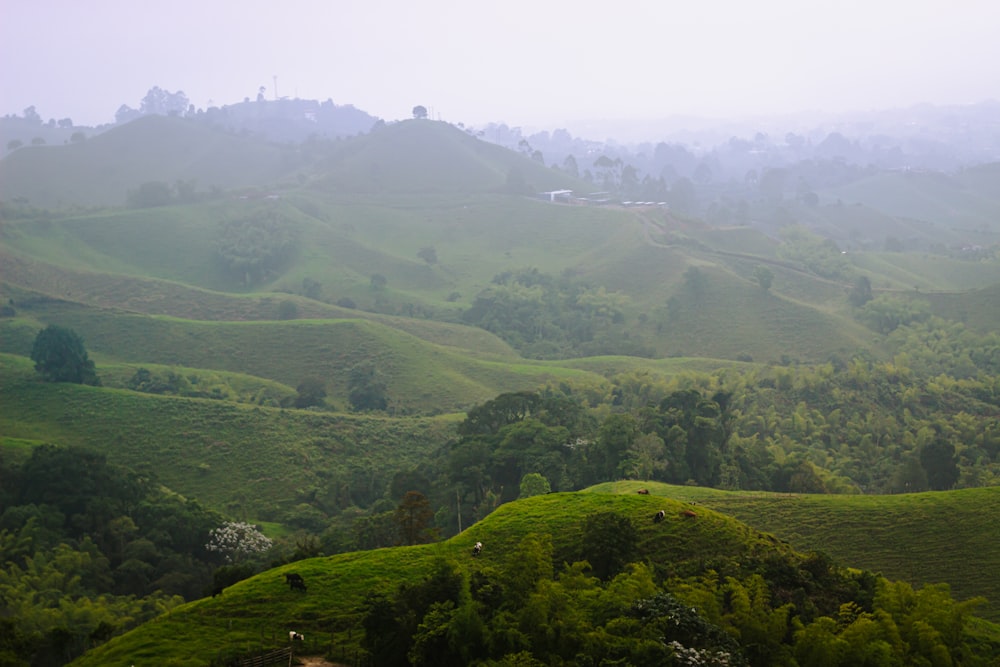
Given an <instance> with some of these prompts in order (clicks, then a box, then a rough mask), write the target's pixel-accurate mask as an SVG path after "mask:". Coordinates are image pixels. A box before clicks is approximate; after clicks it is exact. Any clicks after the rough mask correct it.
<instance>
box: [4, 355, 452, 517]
mask: <svg viewBox="0 0 1000 667" xmlns="http://www.w3.org/2000/svg"><path fill="white" fill-rule="evenodd" d="M0 364H2V365H0V374H2V377H3V382H2V383H0V403H2V404H3V406H4V409H3V411H2V413H0V433H2V434H3V436H4V437H5V438H13V439H17V440H22V441H25V440H26V441H32V442H34V443H43V442H50V443H59V444H64V445H80V446H85V447H87V448H89V449H92V450H95V451H99V452H102V453H103V454H105V455H106V456H107V457H108V460H109V461H112V462H114V463H115V464H118V465H125V466H128V467H130V468H133V469H136V470H143V471H147V472H153V473H154V474H155V475H156V476H157V478H158V479H159V480H160V482H161V483H163V484H164V485H166V486H167V487H169V488H170V489H172V490H174V491H175V492H177V493H181V494H183V495H184V496H186V497H189V498H197V499H198V500H199V501H200V502H202V503H204V504H205V505H207V506H209V507H214V508H219V509H220V510H224V511H228V512H232V513H235V514H238V515H245V516H254V517H259V518H262V519H268V518H272V519H273V518H275V517H274V512H275V511H276V510H277V509H279V508H280V507H285V508H288V507H291V506H292V505H294V504H295V502H296V500H295V499H296V497H297V495H296V494H297V493H299V492H300V491H301V490H303V489H308V488H316V489H324V490H325V492H326V491H333V490H334V489H333V487H335V486H336V484H333V485H331V480H335V479H340V480H342V481H343V482H344V483H345V484H346V485H347V486H350V485H351V482H352V479H353V477H354V476H355V474H356V473H358V475H357V476H358V478H359V479H364V480H366V483H367V484H372V485H376V487H377V488H372V489H367V490H364V489H362V488H361V487H360V483H359V487H358V488H357V489H356V493H358V494H361V495H358V496H357V499H358V500H357V502H361V503H364V502H365V501H363V500H361V498H363V497H364V496H366V495H369V494H371V493H375V494H376V495H375V497H378V496H380V495H381V494H382V492H383V490H384V488H383V485H384V484H386V483H387V480H388V478H391V476H392V474H393V471H394V470H398V469H402V468H407V467H410V466H413V465H415V462H417V461H419V460H420V457H422V456H426V455H427V454H428V453H429V452H431V451H433V450H434V449H435V448H436V447H438V446H440V444H441V443H442V442H443V441H445V440H446V439H448V438H449V437H452V434H453V433H454V428H455V424H456V421H457V420H456V419H455V418H454V417H451V416H443V417H434V418H416V417H409V418H407V419H398V418H396V419H394V418H390V417H385V416H380V415H347V414H334V413H325V412H312V411H305V410H282V409H278V408H268V407H261V406H254V405H245V404H236V403H233V402H230V401H223V400H210V399H195V398H179V397H172V396H155V395H150V394H141V393H137V392H133V391H126V390H121V389H111V388H101V387H84V386H80V385H72V384H48V383H43V382H38V381H37V380H36V379H35V378H34V374H33V371H32V368H31V362H30V361H28V360H26V359H23V358H20V357H11V356H9V355H0ZM401 443H405V445H403V444H401Z"/></svg>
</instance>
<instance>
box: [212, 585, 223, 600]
mask: <svg viewBox="0 0 1000 667" xmlns="http://www.w3.org/2000/svg"><path fill="white" fill-rule="evenodd" d="M223 588H224V587H223V586H216V587H215V588H213V589H212V597H213V598H214V597H216V596H219V595H222V590H223Z"/></svg>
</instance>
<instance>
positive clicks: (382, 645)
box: [72, 493, 996, 667]
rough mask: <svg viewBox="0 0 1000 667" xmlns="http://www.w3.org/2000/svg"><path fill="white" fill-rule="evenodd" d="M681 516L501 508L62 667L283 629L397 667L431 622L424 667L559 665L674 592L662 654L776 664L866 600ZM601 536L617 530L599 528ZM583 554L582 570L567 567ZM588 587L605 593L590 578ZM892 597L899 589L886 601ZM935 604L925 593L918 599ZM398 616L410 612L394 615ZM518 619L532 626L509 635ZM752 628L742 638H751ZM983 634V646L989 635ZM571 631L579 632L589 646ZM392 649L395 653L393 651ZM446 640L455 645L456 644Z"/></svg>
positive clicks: (261, 636) (210, 602)
mask: <svg viewBox="0 0 1000 667" xmlns="http://www.w3.org/2000/svg"><path fill="white" fill-rule="evenodd" d="M690 507H691V506H690V505H686V504H682V503H680V502H677V501H672V500H668V499H664V498H653V497H643V496H635V495H630V496H621V495H605V494H594V493H589V494H588V493H583V494H554V495H548V496H537V497H534V498H529V499H526V500H521V501H518V502H515V503H509V504H507V505H504V506H503V507H501V508H499V509H498V510H497V511H496V512H494V513H492V514H491V515H490V516H489V517H487V518H486V519H484V520H483V521H481V522H480V523H478V524H476V526H474V527H473V528H470V529H469V530H467V531H466V532H464V533H462V534H461V535H457V536H455V537H454V538H452V539H450V540H448V541H446V542H443V543H439V544H434V545H422V546H410V547H396V548H392V549H383V550H378V551H370V552H363V553H351V554H342V555H339V556H333V557H329V558H319V559H311V560H306V561H300V562H296V563H294V564H291V565H286V566H283V567H279V568H275V569H272V570H268V571H266V572H264V573H262V574H260V575H258V576H256V577H252V578H250V579H247V580H245V581H242V582H240V583H238V584H236V585H233V586H231V587H229V588H227V589H226V590H225V591H223V593H222V594H221V595H219V596H217V597H211V598H205V599H203V600H198V601H196V602H192V603H188V604H186V605H183V606H181V607H177V608H175V609H173V610H172V611H170V612H169V613H168V614H165V615H163V616H161V617H159V618H157V619H156V620H154V621H152V622H149V623H147V624H145V625H143V626H140V627H139V628H137V629H135V630H133V631H131V632H129V633H127V634H125V635H123V636H121V637H117V638H114V639H112V640H111V641H110V642H108V643H107V644H105V645H103V646H101V647H98V648H96V649H94V650H92V651H90V652H89V653H87V654H86V655H84V656H83V657H81V658H79V659H78V660H76V661H74V662H73V663H72V664H74V665H78V666H80V667H85V666H86V665H98V664H109V663H111V662H121V661H135V662H139V661H142V660H156V661H158V662H159V663H161V664H173V665H201V664H205V663H206V662H207V661H215V662H219V661H223V660H226V659H232V658H233V657H235V656H236V655H240V654H242V655H248V654H254V653H257V652H261V651H265V650H268V649H271V648H275V647H280V646H284V645H287V641H288V639H287V635H288V632H289V631H295V632H298V633H301V634H303V635H304V636H305V638H306V640H305V642H304V643H303V644H302V645H301V646H300V647H299V652H302V651H309V650H312V651H314V652H323V653H326V654H328V655H329V656H331V657H334V658H337V657H340V658H344V659H358V656H359V655H360V656H369V657H374V658H375V659H377V660H379V661H380V663H381V664H397V662H399V659H400V658H401V657H403V658H405V656H406V655H407V648H408V647H409V655H410V659H411V660H414V659H416V660H417V662H418V664H423V662H421V661H420V659H419V658H414V656H417V655H419V654H420V651H421V649H420V646H421V641H432V640H429V639H428V638H425V639H423V640H421V639H419V638H418V637H420V636H421V635H422V633H421V632H420V630H424V631H426V630H425V629H426V628H427V627H428V626H429V625H431V624H437V625H436V627H437V628H438V631H439V632H442V633H444V632H447V633H448V635H451V633H452V632H457V633H458V634H456V635H455V639H454V640H452V641H449V642H446V643H438V642H435V643H433V644H432V645H431V646H424V648H423V650H424V651H427V652H428V653H427V654H426V655H427V656H428V658H429V657H430V656H434V658H433V660H434V661H435V662H436V663H437V664H441V661H444V660H448V661H449V662H448V663H447V664H451V661H452V660H454V661H456V664H457V662H464V664H470V663H471V662H473V661H475V660H477V659H483V658H485V657H487V656H490V655H491V654H492V655H494V657H497V658H499V657H502V655H503V654H505V653H507V654H510V653H513V652H516V651H530V652H531V653H533V654H534V655H536V656H538V657H543V656H553V655H564V656H566V653H565V652H566V651H570V653H569V655H568V656H567V657H572V656H573V655H575V654H576V655H578V654H577V653H575V652H579V654H585V655H590V656H591V657H594V656H597V655H601V654H605V653H609V652H610V653H611V654H615V653H616V652H617V651H620V652H630V651H633V650H637V649H633V648H627V647H629V646H630V645H631V641H635V640H638V636H637V635H636V634H635V633H636V632H637V629H636V628H635V627H634V626H631V629H627V628H629V627H630V626H628V625H620V626H618V627H617V629H615V630H612V627H611V626H610V625H609V626H607V627H606V628H605V627H604V624H605V623H608V622H609V620H610V619H611V618H617V617H619V616H621V617H622V620H621V621H618V623H625V621H624V618H625V617H628V616H629V613H628V609H629V607H630V606H632V609H633V610H635V606H634V605H636V604H637V603H638V602H639V600H641V599H646V600H648V603H651V602H652V600H653V599H654V598H655V597H656V595H658V593H657V591H660V593H659V594H660V595H662V594H663V593H666V594H667V597H660V598H659V599H660V604H663V603H668V601H670V600H672V599H673V597H672V596H677V598H679V599H680V600H682V602H681V604H685V603H686V604H687V605H690V608H691V610H692V611H695V610H696V611H697V614H696V615H694V616H692V617H691V618H690V619H689V621H688V622H690V623H692V624H694V625H695V626H698V627H701V628H702V629H701V630H700V631H695V632H693V633H692V634H686V633H684V632H679V631H678V630H677V629H671V630H665V631H664V632H665V633H666V638H664V639H661V642H663V643H664V644H665V643H666V642H667V640H671V639H673V640H680V642H682V643H683V644H685V645H686V646H689V647H698V648H700V649H702V650H722V647H727V646H728V647H729V648H727V649H725V650H728V651H738V650H740V649H742V651H743V655H744V656H745V657H746V658H749V659H751V661H752V664H773V662H771V661H774V660H776V659H777V658H778V656H780V655H791V652H792V647H791V645H790V641H789V637H790V634H786V633H787V632H788V630H787V629H791V628H792V627H793V625H794V623H798V624H800V625H799V627H802V625H805V624H810V623H813V622H815V619H817V618H818V617H819V616H822V615H827V614H829V615H831V616H836V613H837V610H838V606H839V605H841V604H851V603H853V604H854V605H860V606H859V607H858V608H857V609H858V612H859V613H860V612H861V611H862V609H864V607H866V606H869V605H871V604H872V601H871V598H870V597H867V598H866V596H869V595H871V594H873V593H875V589H874V586H875V585H876V580H875V579H874V578H872V577H871V575H870V574H864V573H858V572H854V571H852V572H849V571H846V570H843V569H841V568H840V567H839V566H837V565H835V564H833V563H831V562H829V561H826V560H823V559H822V558H817V557H816V556H815V555H812V556H803V555H800V554H796V553H795V552H793V551H791V550H790V549H788V548H787V547H786V546H785V545H783V544H781V543H780V542H779V541H777V540H776V539H774V537H773V536H770V535H767V534H765V533H760V532H758V531H756V530H753V529H751V528H749V527H747V526H746V525H744V524H741V523H739V522H738V521H735V520H733V519H731V518H728V517H726V516H724V515H722V514H717V513H715V512H713V511H711V510H709V509H707V508H704V507H702V508H698V509H697V511H696V512H694V513H692V512H690ZM659 510H663V511H664V514H665V518H664V520H663V521H661V522H654V521H652V520H651V517H652V516H653V515H655V514H656V513H657V511H659ZM685 513H689V514H694V515H696V516H694V517H693V518H692V517H689V516H686V515H685ZM613 527H617V532H616V533H613V534H612V533H608V532H605V531H607V530H609V529H612V528H613ZM630 535H631V537H629V536H630ZM476 542H481V543H482V544H483V545H484V548H483V550H482V553H481V555H480V556H478V557H472V556H470V553H471V549H472V546H473V544H474V543H476ZM616 545H617V546H616ZM622 549H624V551H622ZM708 554H710V556H708ZM609 558H610V560H609ZM584 559H586V560H588V561H589V562H590V564H589V565H587V564H579V565H572V566H571V565H570V564H571V563H575V562H578V561H581V560H584ZM626 563H636V565H630V566H626ZM292 572H294V573H297V574H299V575H300V576H301V577H302V578H303V581H304V582H306V584H307V589H308V590H307V591H306V592H305V593H302V592H301V591H295V590H289V588H288V586H286V584H285V581H284V575H286V574H289V573H292ZM779 572H780V574H778V573H779ZM723 576H726V577H728V578H727V579H725V580H723V579H722V577H723ZM598 577H602V578H603V579H604V581H606V582H609V583H607V584H606V585H605V584H602V582H601V580H600V579H599V578H598ZM612 577H614V579H613V582H612ZM883 585H884V584H879V586H883ZM762 587H763V589H762ZM879 590H884V589H882V588H880V589H879ZM905 590H906V588H905V587H903V588H900V589H899V593H901V594H902V593H903V592H904V591H905ZM934 594H935V593H934V592H933V591H932V590H931V589H927V591H926V593H925V595H934ZM880 595H881V594H876V598H875V602H874V604H875V605H877V606H879V607H882V605H885V604H886V602H887V600H885V599H882V598H881V597H880ZM910 595H912V591H911V593H910ZM938 595H939V593H938ZM727 596H733V597H734V598H738V597H739V596H747V597H748V602H749V600H750V599H752V600H753V601H754V604H755V605H756V607H755V612H754V614H753V615H751V616H752V618H751V617H743V616H742V615H741V613H742V612H741V611H740V608H739V605H738V604H737V603H736V602H735V601H734V602H733V606H732V607H730V606H728V605H726V604H725V603H724V602H723V600H724V598H726V597H727ZM771 596H777V598H779V599H780V598H783V597H785V596H787V599H795V600H796V603H795V604H794V605H789V606H787V607H782V608H781V609H780V610H779V609H778V607H779V606H780V605H779V604H778V602H773V603H772V602H770V601H769V598H770V599H775V598H772V597H771ZM426 598H429V599H427V600H426V601H423V602H418V600H424V599H426ZM550 598H551V599H550ZM866 599H867V602H866V601H865V600H866ZM432 602H437V603H438V605H434V604H432ZM938 604H939V608H940V605H942V604H944V601H943V600H941V599H940V598H939V602H938ZM522 605H523V606H522ZM551 605H554V606H551ZM567 605H568V606H569V607H575V608H576V612H575V613H570V616H571V617H572V618H574V619H575V620H574V622H573V623H570V624H566V623H564V622H563V621H559V620H557V617H555V616H554V614H556V613H558V614H560V616H559V617H558V618H561V619H568V618H569V617H565V616H562V614H565V613H569V612H570V609H569V608H567ZM717 605H718V606H717ZM407 606H409V607H411V608H412V609H411V611H410V613H412V614H414V615H415V617H414V618H412V619H411V620H409V621H406V620H405V618H406V613H407V612H406V609H407ZM435 609H437V614H438V615H437V616H435V612H434V610H435ZM597 609H601V610H602V613H601V614H599V615H595V616H592V615H591V614H590V611H588V610H597ZM840 609H841V610H842V609H843V608H842V607H840ZM884 609H886V611H887V613H886V614H885V615H884V616H883V617H882V620H883V622H885V621H886V620H887V619H888V618H892V617H893V615H894V612H892V611H888V610H889V609H890V607H888V606H886V607H884ZM894 609H895V613H899V612H902V611H903V609H899V608H894ZM955 609H956V610H957V609H959V607H956V608H955ZM459 610H461V611H459ZM442 612H444V614H443V616H441V613H442ZM953 613H954V612H953ZM965 613H967V612H965ZM953 618H955V619H956V621H957V622H958V623H959V624H960V625H959V626H960V627H963V626H964V627H965V629H963V630H962V631H960V634H961V639H958V638H957V637H955V636H954V635H952V636H951V638H950V639H949V641H951V642H953V646H954V648H952V649H945V650H946V651H948V650H950V651H960V650H962V649H958V644H959V642H960V643H961V645H962V646H965V647H967V648H966V649H965V650H966V651H968V652H969V653H968V654H967V655H971V654H972V653H975V652H979V653H980V654H981V655H982V654H983V653H982V652H983V651H988V650H989V649H988V645H987V644H978V642H980V641H982V640H981V639H972V635H970V634H967V633H968V632H969V629H968V626H966V623H968V620H965V619H964V613H962V612H959V613H958V614H957V615H955V616H953ZM517 619H520V621H518V620H517ZM529 619H531V623H532V624H534V625H535V626H536V627H532V626H531V625H524V623H528V622H529ZM765 619H770V624H771V625H770V626H769V627H770V630H769V631H767V632H762V629H761V628H760V626H759V625H756V626H755V625H754V624H759V623H761V622H764V620H765ZM793 619H795V620H794V621H793ZM896 619H898V620H896V621H895V622H897V623H900V624H901V629H900V631H901V632H903V633H906V632H908V630H907V629H906V627H907V626H906V625H904V620H903V617H902V616H901V615H900V616H896ZM958 619H963V620H958ZM512 620H513V621H514V622H513V624H512V625H511V630H514V629H515V628H517V627H518V623H519V622H520V623H521V625H520V628H521V629H520V635H519V636H520V639H514V638H513V637H509V636H508V638H507V639H506V640H502V639H501V637H502V632H506V631H507V630H506V629H505V628H506V627H508V624H511V621H512ZM418 623H420V624H421V625H420V626H419V630H418V625H417V624H418ZM905 623H912V619H911V620H910V621H906V622H905ZM712 624H718V625H719V626H720V628H721V627H726V628H730V629H731V630H730V631H731V632H732V636H731V637H730V639H728V640H727V639H725V638H724V637H725V634H724V633H720V634H714V633H713V631H712V630H711V625H712ZM556 625H559V627H560V631H559V634H560V635H562V637H563V640H562V641H561V642H552V641H551V635H548V636H549V640H546V639H545V638H546V636H547V631H546V628H548V627H550V626H551V630H552V631H553V632H554V631H555V626H556ZM751 627H757V628H758V630H757V632H756V633H754V634H751ZM449 628H450V629H449ZM786 628H787V629H786ZM460 629H464V632H458V631H459V630H460ZM366 630H367V632H366ZM411 632H412V633H414V634H413V637H412V638H411V637H410V633H411ZM989 632H990V633H991V634H992V641H995V640H996V629H995V628H993V629H991V630H989ZM372 633H377V635H376V636H373V634H372ZM590 633H594V634H593V635H590ZM702 633H706V634H702ZM583 635H590V636H591V639H590V641H587V640H585V639H584V636H583ZM488 636H489V637H495V638H496V639H495V641H498V642H499V644H494V643H492V642H491V641H489V640H487V637H488ZM846 636H848V635H845V637H846ZM733 637H735V638H736V641H735V642H734V641H733ZM629 638H633V639H629ZM796 639H797V641H798V642H799V643H800V647H799V648H797V649H795V650H796V651H805V646H804V645H801V642H802V641H804V639H803V638H802V637H799V636H798V635H796ZM869 641H870V640H869ZM987 641H990V640H987ZM394 642H400V643H401V648H399V647H397V648H392V646H393V643H394ZM460 642H461V643H467V644H468V646H467V647H466V648H464V649H459V648H458V647H457V646H458V644H459V643H460ZM509 642H513V643H509ZM578 642H579V643H578ZM435 646H436V647H437V648H433V647H435ZM447 647H450V648H447ZM616 647H617V648H616ZM646 650H647V651H648V650H649V649H648V648H647V649H646ZM896 650H902V651H913V653H910V654H909V655H911V656H915V655H916V654H917V653H919V652H921V651H924V650H927V649H926V648H917V647H916V646H914V647H912V648H909V649H902V648H901V647H900V648H897V649H896ZM625 654H626V655H628V654H630V653H625ZM803 654H804V653H799V655H803ZM957 654H958V653H953V655H957ZM618 655H622V653H618ZM446 656H454V658H449V657H446ZM459 656H461V657H459ZM428 664H429V663H428Z"/></svg>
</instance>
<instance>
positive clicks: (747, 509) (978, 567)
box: [589, 482, 1000, 621]
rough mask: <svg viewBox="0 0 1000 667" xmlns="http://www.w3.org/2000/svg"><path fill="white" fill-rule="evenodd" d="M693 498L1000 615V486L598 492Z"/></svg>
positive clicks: (651, 486)
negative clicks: (860, 492)
mask: <svg viewBox="0 0 1000 667" xmlns="http://www.w3.org/2000/svg"><path fill="white" fill-rule="evenodd" d="M640 488H645V489H648V490H649V492H650V494H651V495H654V496H663V497H666V498H671V499H675V500H681V501H685V502H696V503H698V504H699V505H702V506H705V507H710V508H712V509H713V510H716V511H718V512H722V513H724V514H728V515H730V516H733V517H735V518H737V519H739V520H740V521H744V522H746V523H748V524H749V525H751V526H753V527H754V528H756V529H758V530H762V531H765V532H769V533H773V534H774V535H777V536H778V537H780V538H782V539H784V540H787V541H788V542H789V543H790V544H791V545H792V546H793V547H794V548H795V549H798V550H801V551H822V552H825V553H827V554H829V555H830V556H832V557H833V558H834V559H836V560H838V561H840V562H843V563H849V564H851V565H852V566H855V567H861V568H865V569H868V570H872V571H875V572H880V573H882V574H883V575H885V576H886V577H888V578H890V579H898V580H903V581H909V582H911V583H913V584H914V585H924V584H929V583H935V582H942V581H943V582H947V583H948V584H950V585H951V588H952V592H953V594H954V595H955V596H956V597H958V598H960V599H962V598H971V597H976V596H984V597H985V598H986V599H987V606H986V607H985V608H984V609H983V610H982V612H981V613H982V614H983V615H984V616H986V617H988V618H991V619H992V620H994V621H997V620H1000V578H998V577H996V576H995V573H996V572H1000V540H997V530H996V522H995V518H996V516H997V514H998V512H1000V488H983V489H962V490H958V491H946V492H931V493H915V494H902V495H893V496H843V495H823V494H815V495H812V494H778V493H764V492H750V493H748V492H729V491H721V490H717V489H705V488H696V487H686V486H671V485H668V484H660V483H657V482H651V483H640V482H609V483H607V484H600V485H598V486H595V487H592V488H591V489H589V490H590V491H593V492H596V493H625V494H630V493H635V492H636V491H637V490H638V489H640Z"/></svg>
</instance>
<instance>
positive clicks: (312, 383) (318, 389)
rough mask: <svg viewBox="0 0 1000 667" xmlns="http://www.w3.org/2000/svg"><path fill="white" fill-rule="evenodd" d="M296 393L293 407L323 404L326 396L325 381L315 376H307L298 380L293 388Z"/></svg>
mask: <svg viewBox="0 0 1000 667" xmlns="http://www.w3.org/2000/svg"><path fill="white" fill-rule="evenodd" d="M295 391H296V392H298V395H297V396H296V397H295V407H297V408H308V407H312V406H314V405H323V399H325V398H326V383H325V382H323V380H321V379H320V378H317V377H307V378H304V379H303V380H302V382H299V386H298V387H296V388H295Z"/></svg>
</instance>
